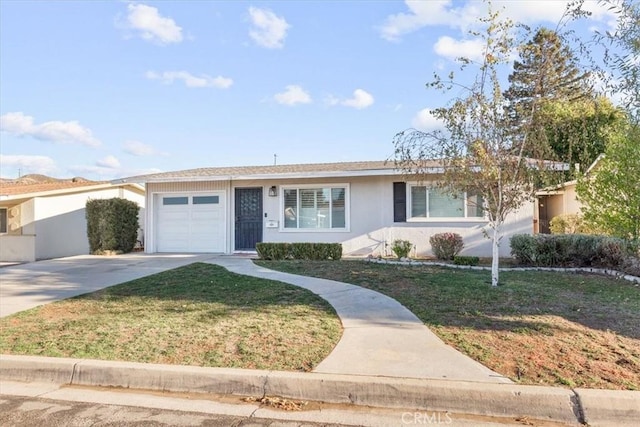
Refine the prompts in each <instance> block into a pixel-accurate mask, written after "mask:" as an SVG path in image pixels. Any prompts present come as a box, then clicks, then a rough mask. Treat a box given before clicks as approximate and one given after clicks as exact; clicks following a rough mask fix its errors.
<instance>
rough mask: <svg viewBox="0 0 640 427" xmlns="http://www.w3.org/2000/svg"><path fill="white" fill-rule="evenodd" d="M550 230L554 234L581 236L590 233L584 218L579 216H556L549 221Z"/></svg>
mask: <svg viewBox="0 0 640 427" xmlns="http://www.w3.org/2000/svg"><path fill="white" fill-rule="evenodd" d="M549 230H551V233H552V234H580V233H589V232H590V230H589V227H588V226H587V224H585V222H584V220H583V219H582V216H580V215H578V214H562V215H558V216H554V217H553V218H552V219H551V221H549Z"/></svg>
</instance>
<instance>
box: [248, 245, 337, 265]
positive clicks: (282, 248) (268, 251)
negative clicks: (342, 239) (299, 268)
mask: <svg viewBox="0 0 640 427" xmlns="http://www.w3.org/2000/svg"><path fill="white" fill-rule="evenodd" d="M256 251H257V252H258V256H259V257H260V258H261V259H265V260H284V259H303V260H312V261H324V260H339V259H340V258H342V245H341V244H340V243H264V242H263V243H258V244H257V245H256Z"/></svg>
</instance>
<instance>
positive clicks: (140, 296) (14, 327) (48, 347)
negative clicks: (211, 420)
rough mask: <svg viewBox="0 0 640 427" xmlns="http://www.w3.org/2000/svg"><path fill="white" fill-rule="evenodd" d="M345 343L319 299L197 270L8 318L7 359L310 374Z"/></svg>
mask: <svg viewBox="0 0 640 427" xmlns="http://www.w3.org/2000/svg"><path fill="white" fill-rule="evenodd" d="M340 336H341V324H340V320H339V319H338V317H337V316H336V314H335V311H334V310H333V308H332V307H331V306H330V305H329V304H328V303H327V302H326V301H324V300H323V299H321V298H320V297H318V296H316V295H314V294H312V293H311V292H309V291H307V290H305V289H301V288H298V287H296V286H292V285H287V284H284V283H281V282H275V281H270V280H264V279H258V278H253V277H248V276H241V275H238V274H234V273H231V272H229V271H227V270H226V269H224V268H222V267H219V266H216V265H211V264H203V263H196V264H191V265H188V266H185V267H181V268H178V269H175V270H171V271H166V272H164V273H160V274H156V275H153V276H149V277H145V278H142V279H138V280H134V281H131V282H128V283H123V284H120V285H117V286H113V287H110V288H106V289H103V290H101V291H98V292H94V293H91V294H86V295H82V296H78V297H75V298H71V299H67V300H64V301H59V302H56V303H52V304H47V305H44V306H41V307H37V308H34V309H31V310H28V311H26V312H22V313H17V314H15V315H13V316H9V317H6V318H2V319H0V353H5V354H7V353H10V354H24V355H26V354H28V355H39V356H55V357H73V358H90V359H103V360H124V361H131V362H148V363H168V364H179V365H197V366H218V367H236V368H254V369H274V370H294V371H308V370H311V369H312V368H313V367H315V366H316V365H317V364H318V363H319V362H321V361H322V360H323V359H324V358H325V357H326V356H327V355H328V354H329V353H330V352H331V350H333V347H335V345H336V344H337V342H338V340H339V339H340Z"/></svg>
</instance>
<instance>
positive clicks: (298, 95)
mask: <svg viewBox="0 0 640 427" xmlns="http://www.w3.org/2000/svg"><path fill="white" fill-rule="evenodd" d="M274 98H275V100H276V102H278V104H283V105H296V104H310V103H311V102H312V100H311V96H310V95H309V93H308V92H306V91H305V90H304V89H303V88H302V87H301V86H298V85H288V86H287V87H286V90H285V91H284V92H281V93H276V94H275V96H274Z"/></svg>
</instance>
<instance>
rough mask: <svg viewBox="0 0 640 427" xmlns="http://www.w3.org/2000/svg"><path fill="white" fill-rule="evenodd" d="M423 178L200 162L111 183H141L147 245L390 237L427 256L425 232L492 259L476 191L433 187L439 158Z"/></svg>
mask: <svg viewBox="0 0 640 427" xmlns="http://www.w3.org/2000/svg"><path fill="white" fill-rule="evenodd" d="M430 171H431V172H433V174H432V175H429V176H427V180H426V181H425V182H422V183H418V182H404V177H403V174H402V172H401V171H399V170H397V169H395V168H394V166H393V163H387V162H351V163H326V164H299V165H278V166H257V167H223V168H202V169H192V170H185V171H178V172H166V173H157V174H151V175H144V176H138V177H131V178H126V179H123V180H117V181H114V182H121V183H122V182H139V183H144V184H145V186H146V206H147V209H146V219H145V224H146V229H145V230H146V231H145V232H146V236H145V239H146V241H145V251H146V252H148V253H154V252H211V253H226V254H229V253H234V252H242V251H254V250H255V246H256V243H258V242H340V243H342V244H343V252H344V254H345V255H352V256H366V255H374V256H377V255H391V254H392V252H391V248H390V245H391V243H392V242H393V241H394V240H395V239H405V240H409V241H411V242H412V243H414V244H415V245H416V251H415V252H412V254H411V255H414V256H415V255H418V256H430V255H431V247H430V245H429V237H430V236H432V235H433V234H436V233H441V232H456V233H459V234H461V235H462V236H463V238H464V242H465V249H464V251H463V253H464V254H468V255H478V256H491V242H490V240H489V239H487V238H485V237H484V230H485V229H486V228H487V227H486V226H487V223H488V221H487V220H486V219H485V218H484V217H483V216H482V212H481V211H480V210H479V209H478V208H477V206H476V202H478V201H479V200H478V197H477V196H473V195H464V194H463V195H461V197H459V198H455V199H454V198H451V197H448V196H446V195H444V194H442V193H441V192H439V191H438V190H436V189H435V188H432V184H433V183H435V181H436V180H437V179H438V178H439V174H440V173H442V169H441V168H439V167H438V166H437V164H436V163H434V164H433V167H432V168H431V170H430ZM533 208H534V205H533V203H529V204H527V205H525V206H523V207H522V209H520V211H519V212H516V213H514V214H512V215H510V216H509V218H508V219H507V221H506V225H505V232H506V236H505V239H504V240H503V244H502V246H501V249H500V251H501V252H500V253H501V255H502V256H509V236H510V235H512V234H514V233H531V232H532V222H533Z"/></svg>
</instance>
